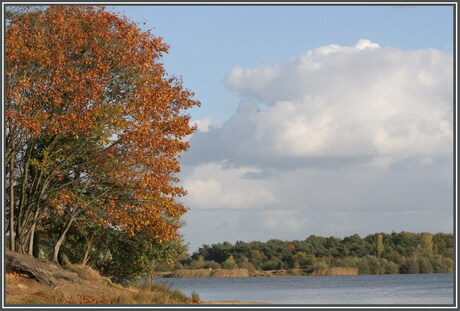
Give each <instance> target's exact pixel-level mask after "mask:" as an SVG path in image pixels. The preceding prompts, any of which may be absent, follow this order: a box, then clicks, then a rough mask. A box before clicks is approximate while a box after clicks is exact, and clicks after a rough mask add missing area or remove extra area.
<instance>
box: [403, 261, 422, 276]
mask: <svg viewBox="0 0 460 311" xmlns="http://www.w3.org/2000/svg"><path fill="white" fill-rule="evenodd" d="M400 273H404V274H417V273H420V266H419V263H418V260H417V259H415V258H409V259H407V260H405V261H404V263H403V264H402V265H401V268H400Z"/></svg>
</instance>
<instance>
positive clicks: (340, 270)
mask: <svg viewBox="0 0 460 311" xmlns="http://www.w3.org/2000/svg"><path fill="white" fill-rule="evenodd" d="M311 275H315V276H320V275H321V276H322V275H327V276H333V275H358V268H345V267H331V268H327V269H322V270H315V271H313V273H312V274H311Z"/></svg>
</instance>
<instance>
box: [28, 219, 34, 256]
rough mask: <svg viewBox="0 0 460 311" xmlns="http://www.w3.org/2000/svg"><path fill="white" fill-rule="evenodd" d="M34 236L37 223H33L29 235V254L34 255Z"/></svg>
mask: <svg viewBox="0 0 460 311" xmlns="http://www.w3.org/2000/svg"><path fill="white" fill-rule="evenodd" d="M34 236H35V223H33V224H32V228H31V229H30V237H29V255H30V256H32V257H33V256H34Z"/></svg>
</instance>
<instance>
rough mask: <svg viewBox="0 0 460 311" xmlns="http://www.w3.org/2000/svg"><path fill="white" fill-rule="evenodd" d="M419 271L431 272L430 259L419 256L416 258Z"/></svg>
mask: <svg viewBox="0 0 460 311" xmlns="http://www.w3.org/2000/svg"><path fill="white" fill-rule="evenodd" d="M418 266H419V272H420V273H433V266H432V265H431V263H430V261H429V260H428V259H426V258H420V259H419V260H418Z"/></svg>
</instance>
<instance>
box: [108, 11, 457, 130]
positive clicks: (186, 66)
mask: <svg viewBox="0 0 460 311" xmlns="http://www.w3.org/2000/svg"><path fill="white" fill-rule="evenodd" d="M115 10H118V11H121V12H124V13H125V14H126V16H128V17H130V18H131V19H133V20H135V21H139V22H144V21H145V22H146V25H141V26H142V28H144V29H152V30H153V32H154V33H155V34H156V35H158V36H161V37H163V38H164V41H165V42H167V43H168V44H170V46H171V49H170V53H169V54H168V55H166V56H165V57H164V58H163V61H164V63H165V66H166V68H167V70H168V72H170V73H173V74H175V75H177V76H182V77H183V80H184V84H185V86H186V87H187V88H189V89H191V90H193V91H194V92H195V93H196V95H197V98H198V99H199V100H201V101H202V107H201V108H199V109H195V111H193V116H196V117H197V118H203V117H212V118H213V119H214V120H220V121H225V120H227V119H228V117H229V115H230V114H231V112H233V109H232V108H234V106H235V103H234V101H235V98H233V97H232V96H231V93H230V92H229V91H228V89H226V88H225V86H224V85H223V79H224V77H225V75H226V74H227V73H228V72H229V71H230V69H231V68H232V67H233V66H235V65H240V66H245V67H247V66H258V65H266V64H275V63H279V62H284V61H288V60H289V59H291V58H292V57H294V56H297V55H299V54H301V53H303V52H305V51H307V50H309V49H313V48H316V47H320V46H324V45H328V44H331V43H333V44H339V45H350V44H353V43H355V42H357V41H358V40H359V39H363V38H365V39H369V40H371V41H373V42H378V43H379V44H380V45H381V46H383V47H398V48H402V49H411V50H412V49H424V48H437V49H440V50H442V51H446V52H451V51H452V38H453V34H452V31H453V26H452V18H451V17H452V11H453V10H452V7H449V6H355V5H349V6H310V5H304V6H155V5H150V6H134V5H133V6H119V7H116V9H115Z"/></svg>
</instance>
